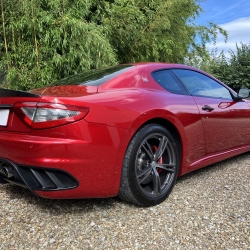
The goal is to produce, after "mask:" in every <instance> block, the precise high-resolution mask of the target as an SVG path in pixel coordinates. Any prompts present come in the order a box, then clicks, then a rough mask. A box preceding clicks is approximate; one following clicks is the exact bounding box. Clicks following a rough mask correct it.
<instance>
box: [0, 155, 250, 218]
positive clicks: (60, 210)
mask: <svg viewBox="0 0 250 250" xmlns="http://www.w3.org/2000/svg"><path fill="white" fill-rule="evenodd" d="M249 156H250V153H245V154H241V155H239V156H235V157H233V158H230V159H228V160H224V161H222V162H219V163H216V164H213V165H210V166H207V167H205V168H202V169H199V170H196V171H193V172H191V173H188V174H186V175H183V176H181V177H179V178H178V179H177V183H176V184H181V183H183V182H184V183H185V182H186V181H192V179H193V178H201V179H203V178H206V177H207V176H208V175H209V174H213V173H214V172H215V171H218V170H220V171H221V170H222V171H223V169H224V168H227V163H229V162H231V161H232V160H234V161H241V159H242V158H245V157H249ZM0 189H1V193H2V195H5V194H6V196H8V197H10V200H15V201H17V200H20V201H21V202H23V203H25V204H27V205H33V206H37V208H38V209H39V210H41V211H45V210H46V211H47V212H50V213H51V214H54V215H60V214H65V213H74V214H75V213H77V212H79V213H82V212H91V211H93V210H96V209H100V210H102V209H114V208H117V209H119V208H121V206H126V207H127V206H128V207H139V206H137V205H134V204H129V203H126V202H124V201H121V200H120V199H119V198H117V197H114V198H98V199H67V200H56V199H54V200H51V199H44V198H41V197H36V196H34V195H33V194H32V193H31V192H30V191H29V190H28V189H25V188H21V187H18V186H14V185H10V184H6V185H0Z"/></svg>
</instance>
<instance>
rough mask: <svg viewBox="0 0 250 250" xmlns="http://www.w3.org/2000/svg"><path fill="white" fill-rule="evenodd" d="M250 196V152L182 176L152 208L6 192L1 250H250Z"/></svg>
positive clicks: (1, 197) (0, 203) (0, 200)
mask: <svg viewBox="0 0 250 250" xmlns="http://www.w3.org/2000/svg"><path fill="white" fill-rule="evenodd" d="M249 190H250V153H248V154H243V155H241V156H238V157H235V158H232V159H230V160H227V161H224V162H222V163H219V164H215V165H213V166H210V167H207V168H204V169H202V170H199V171H196V172H194V173H191V174H188V175H186V176H183V177H181V178H180V179H179V180H178V181H177V184H176V186H175V188H174V191H173V193H172V194H171V195H170V197H169V198H168V199H167V200H166V201H165V202H164V203H162V204H161V205H158V206H155V207H151V208H141V207H137V206H134V205H131V204H126V203H124V202H122V201H120V200H119V199H116V198H112V199H95V200H64V201H63V200H45V199H41V198H37V197H34V196H33V195H32V194H30V193H29V192H28V191H27V190H25V189H22V188H19V187H15V186H11V185H0V249H18V250H19V249H67V250H68V249H188V250H190V249H232V250H235V249H250V191H249Z"/></svg>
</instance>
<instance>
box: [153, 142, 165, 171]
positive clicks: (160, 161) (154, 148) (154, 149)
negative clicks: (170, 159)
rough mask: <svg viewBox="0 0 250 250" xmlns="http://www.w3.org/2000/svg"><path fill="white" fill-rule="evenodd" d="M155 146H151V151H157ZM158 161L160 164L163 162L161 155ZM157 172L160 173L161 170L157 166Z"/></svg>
mask: <svg viewBox="0 0 250 250" xmlns="http://www.w3.org/2000/svg"><path fill="white" fill-rule="evenodd" d="M157 149H158V148H157V147H156V146H153V152H156V151H157ZM157 162H158V163H160V164H162V163H163V160H162V157H160V159H159V160H158V161H157ZM157 172H158V173H159V174H160V173H161V172H162V169H161V168H158V169H157Z"/></svg>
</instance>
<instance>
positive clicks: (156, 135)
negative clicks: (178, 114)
mask: <svg viewBox="0 0 250 250" xmlns="http://www.w3.org/2000/svg"><path fill="white" fill-rule="evenodd" d="M178 145H179V144H178V142H177V141H176V140H175V139H174V138H173V136H172V135H171V134H170V133H169V131H168V130H166V129H165V128H164V127H162V126H159V125H156V124H150V125H147V126H145V127H143V128H142V129H140V130H139V131H138V132H137V133H136V134H135V136H134V137H133V139H132V141H131V142H130V144H129V147H128V149H127V151H126V155H125V157H124V162H123V169H122V176H121V186H120V191H119V197H120V198H121V199H123V200H126V201H129V202H132V203H136V204H139V205H143V206H152V205H156V204H159V203H160V202H162V201H163V200H165V199H166V198H167V196H168V195H169V193H170V192H171V190H172V188H173V186H174V184H175V181H176V178H177V175H178V171H179V160H180V159H179V147H178Z"/></svg>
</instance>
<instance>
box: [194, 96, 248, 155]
mask: <svg viewBox="0 0 250 250" xmlns="http://www.w3.org/2000/svg"><path fill="white" fill-rule="evenodd" d="M194 99H195V101H196V103H197V106H198V108H199V111H200V114H201V119H202V123H203V128H204V133H205V140H206V153H207V154H210V153H215V152H219V151H223V150H227V149H231V148H234V147H237V146H241V145H246V144H249V143H250V109H249V105H248V104H247V103H245V102H236V101H233V100H232V101H229V100H220V99H216V98H205V97H198V96H195V97H194ZM205 105H207V106H209V107H210V108H212V109H213V110H204V108H203V107H204V106H205Z"/></svg>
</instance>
